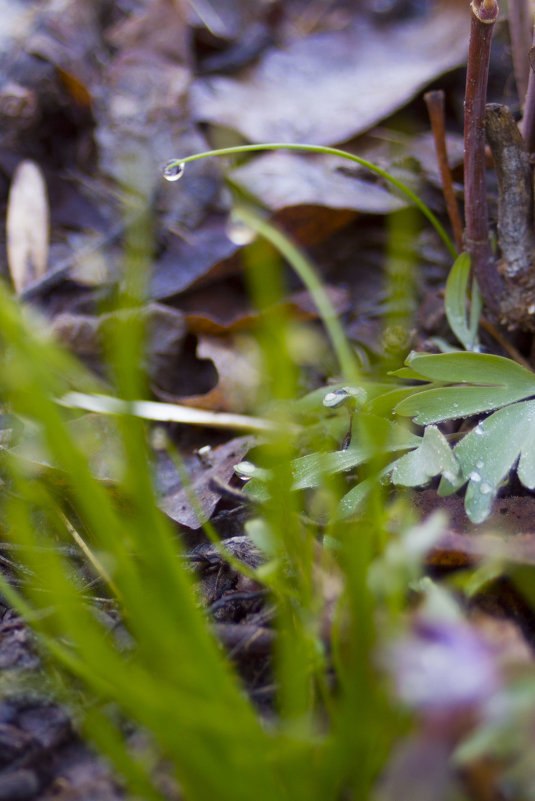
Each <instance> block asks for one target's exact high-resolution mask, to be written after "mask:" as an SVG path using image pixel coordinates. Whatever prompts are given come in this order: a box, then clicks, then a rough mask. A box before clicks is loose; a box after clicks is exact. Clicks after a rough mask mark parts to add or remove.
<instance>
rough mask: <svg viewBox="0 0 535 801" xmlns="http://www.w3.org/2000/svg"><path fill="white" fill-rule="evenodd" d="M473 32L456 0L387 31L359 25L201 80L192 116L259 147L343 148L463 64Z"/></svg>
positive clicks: (303, 41)
mask: <svg viewBox="0 0 535 801" xmlns="http://www.w3.org/2000/svg"><path fill="white" fill-rule="evenodd" d="M468 31H469V8H468V4H467V3H465V2H462V3H461V2H452V0H448V2H442V3H436V4H432V7H431V12H430V13H429V14H428V15H426V16H425V17H423V18H417V19H413V20H411V19H409V20H407V21H403V22H396V23H395V24H393V25H391V26H388V27H386V26H373V25H371V24H370V23H369V22H366V21H365V20H358V19H356V20H354V21H353V22H352V23H351V24H350V25H348V27H347V28H345V29H343V30H338V31H331V32H327V33H321V34H317V35H313V36H309V37H307V38H306V39H300V40H297V41H294V42H293V43H291V44H289V45H288V46H287V47H285V48H278V49H272V50H270V51H268V52H267V53H266V55H265V56H264V57H263V58H262V59H261V60H260V62H259V64H258V66H257V67H255V68H253V69H251V70H248V71H246V72H245V74H244V75H243V76H242V77H241V78H239V79H231V78H226V77H214V78H203V79H200V80H197V81H195V82H194V84H193V86H192V98H191V99H192V111H193V114H194V116H195V118H196V119H197V120H198V121H202V122H211V123H215V124H217V125H224V126H226V127H228V128H232V129H234V130H237V131H239V132H240V133H241V134H243V136H245V137H246V138H247V139H248V140H250V141H252V142H308V143H310V144H323V145H325V144H333V143H336V142H343V141H345V140H347V139H350V138H351V137H353V136H355V135H356V134H357V133H359V132H361V131H364V130H366V129H367V128H370V127H371V126H372V125H374V124H375V123H377V121H378V120H380V119H383V118H384V117H386V116H388V115H389V114H391V113H392V112H393V111H395V110H396V109H398V108H400V107H401V106H403V105H404V104H405V103H406V102H407V101H408V100H410V99H411V98H412V97H414V95H415V94H416V93H417V92H418V91H419V90H420V89H421V88H422V87H424V86H425V85H426V84H427V83H429V81H431V80H433V79H434V78H436V77H438V76H439V75H441V74H442V73H444V72H446V71H447V70H451V69H453V68H454V67H456V66H458V65H460V64H462V63H463V61H464V59H465V57H466V52H467V47H468Z"/></svg>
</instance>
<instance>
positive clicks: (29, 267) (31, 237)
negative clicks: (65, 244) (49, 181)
mask: <svg viewBox="0 0 535 801" xmlns="http://www.w3.org/2000/svg"><path fill="white" fill-rule="evenodd" d="M6 227H7V259H8V264H9V272H10V274H11V280H12V281H13V286H14V287H15V289H16V291H17V292H21V291H22V290H23V289H24V288H25V287H26V286H28V284H30V283H31V282H32V281H35V280H36V279H37V278H40V277H41V276H43V275H44V273H45V272H46V268H47V263H48V245H49V229H50V211H49V206H48V195H47V190H46V183H45V178H44V175H43V173H42V171H41V169H40V167H39V166H38V165H37V164H35V162H33V161H23V162H21V163H20V164H19V166H18V167H17V169H16V171H15V175H14V176H13V181H12V184H11V189H10V190H9V199H8V206H7V224H6Z"/></svg>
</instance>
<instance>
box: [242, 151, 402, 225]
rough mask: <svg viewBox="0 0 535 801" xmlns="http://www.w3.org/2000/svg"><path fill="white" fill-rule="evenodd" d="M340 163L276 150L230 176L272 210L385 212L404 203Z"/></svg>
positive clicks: (331, 158)
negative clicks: (310, 208) (316, 208)
mask: <svg viewBox="0 0 535 801" xmlns="http://www.w3.org/2000/svg"><path fill="white" fill-rule="evenodd" d="M343 165H344V162H343V161H342V159H340V158H337V157H335V156H322V157H318V158H317V157H312V158H311V157H310V156H306V155H303V154H298V153H285V152H282V151H279V152H274V153H266V154H265V155H262V156H259V157H258V158H255V159H253V160H251V161H249V162H248V163H247V164H245V165H244V166H242V167H238V168H237V169H235V170H233V171H232V172H231V174H230V179H231V180H232V182H233V183H235V184H237V185H238V186H239V187H240V188H241V189H244V190H246V191H247V192H249V193H251V194H252V195H254V196H255V197H256V198H257V199H258V200H260V201H261V203H262V204H263V205H265V206H267V207H268V208H269V209H271V210H272V211H279V210H280V209H284V208H287V207H288V206H301V205H306V206H313V205H317V206H327V207H329V208H331V209H354V210H356V211H363V212H367V213H368V214H388V213H389V212H391V211H396V210H397V209H401V208H404V206H406V205H407V202H406V200H405V199H402V198H400V197H398V196H396V195H394V194H392V192H391V191H390V190H389V189H387V188H385V187H384V186H381V185H380V184H378V183H377V182H375V181H372V180H365V179H363V178H360V177H356V176H355V175H352V174H348V173H347V172H344V171H342V170H341V169H340V168H341V167H342V166H343Z"/></svg>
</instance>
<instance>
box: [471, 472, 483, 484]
mask: <svg viewBox="0 0 535 801" xmlns="http://www.w3.org/2000/svg"><path fill="white" fill-rule="evenodd" d="M468 478H469V479H470V481H473V482H474V484H477V483H478V482H479V481H481V476H480V475H479V473H477V472H476V471H475V470H474V471H473V472H472V473H470V475H469V476H468Z"/></svg>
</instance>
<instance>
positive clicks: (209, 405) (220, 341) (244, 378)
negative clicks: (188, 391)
mask: <svg viewBox="0 0 535 801" xmlns="http://www.w3.org/2000/svg"><path fill="white" fill-rule="evenodd" d="M197 357H198V358H199V359H211V360H212V361H213V362H214V364H215V366H216V368H217V372H218V374H219V381H218V383H217V385H216V386H215V387H214V388H213V389H212V390H210V391H209V392H207V393H206V394H205V395H194V396H191V397H185V398H177V400H178V401H179V402H180V403H182V404H183V405H184V406H194V407H196V408H199V409H217V410H218V411H222V412H236V413H238V414H243V413H245V412H249V411H251V409H254V407H255V401H256V397H257V393H258V389H259V385H260V380H261V378H260V372H259V353H258V348H257V346H256V343H255V342H254V340H253V339H252V338H251V337H246V336H244V335H242V336H237V337H225V338H223V337H211V336H202V335H201V336H200V337H199V344H198V346H197Z"/></svg>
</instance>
